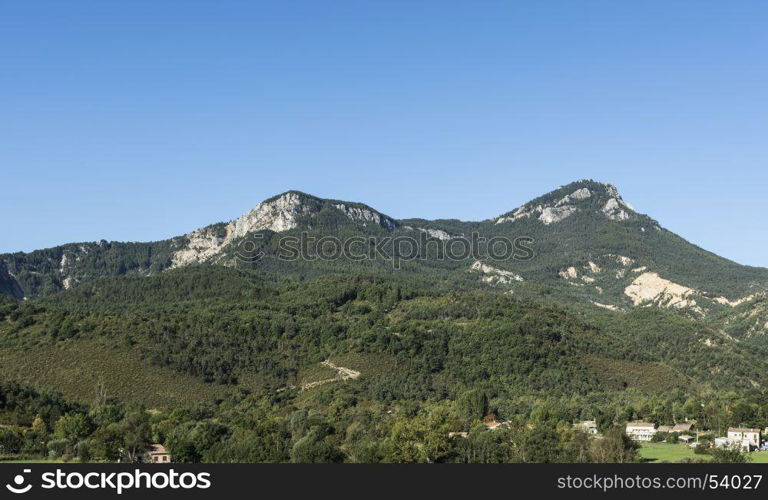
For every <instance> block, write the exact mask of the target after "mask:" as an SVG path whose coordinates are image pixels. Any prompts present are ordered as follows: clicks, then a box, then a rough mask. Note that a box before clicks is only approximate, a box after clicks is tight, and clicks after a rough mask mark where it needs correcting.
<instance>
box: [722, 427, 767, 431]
mask: <svg viewBox="0 0 768 500" xmlns="http://www.w3.org/2000/svg"><path fill="white" fill-rule="evenodd" d="M728 432H760V429H754V428H750V427H728Z"/></svg>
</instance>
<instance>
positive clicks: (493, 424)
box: [483, 414, 510, 431]
mask: <svg viewBox="0 0 768 500" xmlns="http://www.w3.org/2000/svg"><path fill="white" fill-rule="evenodd" d="M483 425H484V426H485V428H486V429H488V430H489V431H495V430H496V429H506V428H509V425H510V422H509V421H508V420H507V421H504V422H499V421H498V420H496V415H493V414H490V415H488V416H487V417H485V418H484V419H483Z"/></svg>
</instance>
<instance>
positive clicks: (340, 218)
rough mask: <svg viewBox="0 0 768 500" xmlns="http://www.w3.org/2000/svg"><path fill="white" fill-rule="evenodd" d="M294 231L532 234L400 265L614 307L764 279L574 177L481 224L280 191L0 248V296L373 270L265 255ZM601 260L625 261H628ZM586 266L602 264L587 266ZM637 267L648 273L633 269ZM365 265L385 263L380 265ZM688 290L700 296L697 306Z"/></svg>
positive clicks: (709, 301) (723, 300)
mask: <svg viewBox="0 0 768 500" xmlns="http://www.w3.org/2000/svg"><path fill="white" fill-rule="evenodd" d="M292 231H293V232H295V231H308V232H310V233H311V234H313V235H315V236H317V237H322V236H360V235H365V236H374V237H375V236H377V235H378V236H382V235H414V234H421V233H423V234H425V235H426V236H427V237H428V238H430V239H435V240H440V241H444V242H445V241H450V240H451V239H453V238H458V237H465V236H467V235H470V233H477V234H480V235H481V236H483V237H486V238H492V237H504V238H509V239H514V238H516V237H519V236H530V237H531V238H533V239H534V240H535V241H536V245H537V248H536V258H535V259H533V260H532V261H531V262H503V261H502V262H480V263H478V262H479V261H477V259H470V260H465V261H459V262H446V261H439V260H435V259H431V260H430V259H426V260H421V261H419V262H414V263H412V264H411V265H410V266H409V267H408V269H407V270H405V271H403V272H422V273H423V272H426V273H438V274H441V275H445V276H447V275H451V276H465V275H466V273H467V272H469V273H471V272H473V271H477V270H479V269H486V270H490V269H495V270H496V271H495V273H496V275H497V276H496V278H498V276H504V275H505V274H504V273H511V274H509V276H512V275H514V276H519V277H520V278H521V280H520V281H526V282H528V281H532V282H537V283H543V284H546V285H547V286H552V287H555V288H557V289H559V290H560V292H558V293H565V294H568V295H575V296H578V297H580V298H581V300H585V301H588V302H591V303H596V304H601V305H603V306H607V307H610V308H614V309H617V310H618V309H621V308H626V307H634V306H641V305H647V304H657V305H658V304H662V305H663V306H664V307H676V306H677V305H679V304H685V308H688V309H691V310H692V311H694V312H697V313H704V314H706V313H707V312H708V311H709V310H717V309H719V308H720V307H721V306H729V305H731V304H732V303H737V301H739V300H742V299H743V298H744V297H747V296H749V295H751V294H753V293H755V292H759V291H761V290H762V289H763V288H765V287H766V286H768V269H764V268H754V267H750V266H742V265H740V264H737V263H734V262H732V261H729V260H727V259H724V258H722V257H719V256H717V255H715V254H713V253H711V252H707V251H706V250H703V249H701V248H699V247H697V246H695V245H693V244H691V243H689V242H687V241H685V240H684V239H683V238H681V237H679V236H677V235H675V234H674V233H671V232H669V231H667V230H666V229H663V228H662V227H661V226H660V225H659V223H658V222H657V221H656V220H654V219H652V218H651V217H648V216H647V215H644V214H641V213H639V212H637V211H636V210H635V209H634V208H633V207H632V206H631V205H630V204H629V203H627V202H625V201H624V200H623V198H622V197H621V194H620V193H619V191H618V189H617V188H616V186H615V185H613V184H610V183H603V182H598V181H594V180H591V179H581V180H578V181H574V182H571V183H569V184H566V185H563V186H559V187H558V188H556V189H554V190H553V191H550V192H548V193H545V194H543V195H541V196H538V197H536V198H533V199H532V200H530V201H529V202H526V203H524V204H522V205H520V206H519V207H517V208H516V209H514V210H511V211H509V212H506V213H504V214H501V215H499V216H496V217H492V218H489V219H485V220H483V221H460V220H455V219H438V220H426V219H395V218H392V217H390V216H388V215H386V214H384V213H382V212H380V211H378V210H376V209H374V208H373V207H371V206H369V205H366V204H363V203H359V202H349V201H343V200H335V199H324V198H319V197H317V196H314V195H311V194H307V193H304V192H301V191H297V190H289V191H285V192H283V193H280V194H277V195H275V196H272V197H270V198H267V199H265V200H264V201H262V202H260V203H258V204H257V205H255V206H254V207H253V208H252V209H251V210H249V211H247V212H245V213H244V214H242V215H241V216H239V217H237V218H235V219H232V220H230V221H228V222H219V223H215V224H211V225H208V226H204V227H200V228H198V229H195V230H193V231H191V232H189V233H187V234H184V235H181V236H175V237H172V238H169V239H166V240H160V241H155V242H135V243H123V242H107V241H104V240H102V241H99V242H90V243H69V244H64V245H60V246H58V247H52V248H49V249H42V250H36V251H33V252H29V253H23V252H17V253H14V254H3V255H0V265H2V267H0V293H5V294H9V295H12V296H14V297H16V298H17V299H21V298H24V297H35V296H39V295H50V294H52V293H56V292H58V291H60V290H63V289H68V288H71V287H72V286H75V285H77V284H79V283H84V282H87V281H90V280H92V279H96V278H99V277H103V276H119V275H138V276H149V275H153V274H158V273H161V272H164V271H166V270H169V269H176V268H181V267H185V266H190V265H199V264H206V265H208V264H213V265H216V264H221V265H233V266H243V265H246V266H247V267H249V268H250V269H252V270H255V271H259V269H262V270H267V269H271V270H272V271H276V272H280V273H282V274H286V275H295V276H297V277H300V276H306V275H307V273H313V274H314V275H321V274H323V273H337V272H345V273H346V272H350V271H352V270H354V269H357V268H359V269H360V270H363V269H367V270H370V269H371V268H370V264H369V265H368V266H367V267H360V266H358V267H355V266H356V264H355V263H350V262H348V261H343V262H340V263H332V262H331V263H323V266H320V265H312V264H310V263H286V262H281V261H280V259H278V258H277V257H276V255H275V252H274V250H275V248H274V247H275V244H274V237H275V235H277V234H282V233H289V234H292V233H291V232H292ZM252 234H260V235H261V236H262V237H263V243H262V246H261V247H260V248H261V250H262V251H263V252H264V253H265V254H266V257H265V258H264V259H263V260H262V261H261V262H257V263H249V264H243V263H242V262H238V261H237V259H236V255H237V251H238V244H239V243H241V242H242V241H243V240H244V239H245V237H246V236H248V235H252ZM611 256H619V257H621V259H625V260H628V261H629V260H631V261H632V262H633V263H634V264H635V265H633V266H632V267H628V266H626V265H623V264H622V263H621V259H620V260H619V261H616V258H614V257H611ZM476 261H477V262H476ZM374 264H375V263H374ZM581 268H584V270H581V271H580V270H579V269H581ZM596 268H601V269H603V268H605V269H606V271H605V272H602V273H598V272H594V269H596ZM640 268H643V269H644V270H645V271H647V272H646V273H645V274H642V276H641V275H639V274H638V273H635V274H633V273H634V270H636V269H640ZM375 269H380V270H381V269H383V268H382V266H381V265H380V264H379V265H378V268H377V267H376V265H374V270H375ZM608 270H610V272H608ZM366 272H367V271H366ZM457 272H458V273H459V274H457ZM489 272H490V271H489ZM462 273H463V274H462ZM485 274H487V273H485ZM462 279H464V278H462ZM480 281H484V282H485V283H495V284H496V285H498V284H499V281H501V282H503V281H505V280H499V279H493V276H487V275H486V276H483V279H481V280H480ZM514 281H518V280H514ZM513 285H515V286H518V285H517V284H513ZM510 286H511V285H510ZM649 290H650V291H649ZM510 292H512V290H510ZM670 294H671V295H670ZM694 296H696V297H699V296H700V297H699V298H698V302H697V300H696V297H694ZM700 302H704V303H705V304H706V306H705V307H702V306H701V304H700Z"/></svg>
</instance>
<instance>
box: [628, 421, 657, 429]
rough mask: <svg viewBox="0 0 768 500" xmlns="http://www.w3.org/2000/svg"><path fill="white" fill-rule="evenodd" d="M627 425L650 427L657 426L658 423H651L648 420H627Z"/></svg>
mask: <svg viewBox="0 0 768 500" xmlns="http://www.w3.org/2000/svg"><path fill="white" fill-rule="evenodd" d="M627 427H650V428H651V429H655V428H656V424H649V423H648V422H627Z"/></svg>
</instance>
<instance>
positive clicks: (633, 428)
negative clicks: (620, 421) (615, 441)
mask: <svg viewBox="0 0 768 500" xmlns="http://www.w3.org/2000/svg"><path fill="white" fill-rule="evenodd" d="M626 433H627V436H629V437H630V438H632V439H634V440H635V441H650V440H651V439H652V438H653V436H654V435H655V434H656V425H655V424H649V423H648V422H629V423H628V424H627V428H626Z"/></svg>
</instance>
